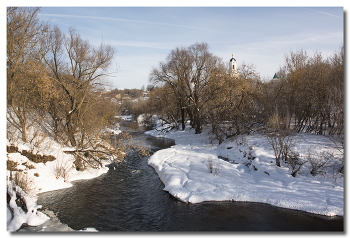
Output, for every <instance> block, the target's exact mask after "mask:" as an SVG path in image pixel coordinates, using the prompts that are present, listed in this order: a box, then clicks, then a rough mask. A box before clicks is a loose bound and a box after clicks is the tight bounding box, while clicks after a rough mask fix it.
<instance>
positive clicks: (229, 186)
mask: <svg viewBox="0 0 350 238" xmlns="http://www.w3.org/2000/svg"><path fill="white" fill-rule="evenodd" d="M147 134H150V135H153V136H159V135H158V134H157V132H155V131H150V132H147ZM166 137H167V138H172V139H175V141H176V145H175V146H172V148H169V149H165V150H160V151H158V152H156V153H155V154H154V155H153V156H152V157H151V158H150V159H149V161H148V164H149V165H150V166H152V167H153V168H154V169H155V170H156V172H157V173H158V176H159V177H160V179H161V181H162V182H163V183H164V185H165V187H164V190H165V191H168V192H169V193H170V194H171V195H173V196H174V197H176V198H178V199H179V200H181V201H184V202H190V203H199V202H203V201H225V200H234V201H247V202H248V201H249V202H263V203H267V204H271V205H274V206H278V207H283V208H289V209H296V210H302V211H306V212H311V213H316V214H321V215H327V216H334V215H340V216H343V206H344V201H343V200H344V196H343V193H344V189H343V186H342V185H341V186H335V185H334V182H332V181H330V180H327V179H325V178H316V177H313V176H304V175H298V176H296V177H292V176H291V175H290V171H289V169H288V168H286V167H281V168H280V167H276V166H275V164H274V158H273V154H272V151H271V150H270V149H269V148H268V145H267V144H266V139H264V138H263V137H261V136H260V137H256V136H249V137H247V140H248V143H252V144H254V149H253V151H252V154H253V155H254V156H255V157H256V158H255V159H254V160H250V162H251V165H250V166H246V165H245V163H247V162H248V159H247V153H248V152H249V148H248V146H246V145H237V143H234V142H230V143H224V144H222V145H220V146H214V145H210V144H209V143H207V142H206V140H205V135H194V134H193V133H192V132H188V131H178V132H170V133H169V134H166ZM311 138H312V140H310V139H305V138H302V139H303V140H301V142H300V143H299V144H298V147H299V148H298V149H303V148H306V146H310V145H312V146H314V147H315V144H320V148H321V146H322V148H324V146H325V144H326V143H327V141H326V139H323V138H322V137H320V136H318V137H311ZM313 142H315V143H313ZM303 145H304V146H303ZM218 156H221V157H224V158H227V159H228V160H229V161H230V162H229V161H224V160H222V159H219V158H218ZM210 160H211V161H212V162H213V166H214V168H218V169H219V173H218V174H217V175H215V174H214V173H209V170H208V168H207V163H208V161H210Z"/></svg>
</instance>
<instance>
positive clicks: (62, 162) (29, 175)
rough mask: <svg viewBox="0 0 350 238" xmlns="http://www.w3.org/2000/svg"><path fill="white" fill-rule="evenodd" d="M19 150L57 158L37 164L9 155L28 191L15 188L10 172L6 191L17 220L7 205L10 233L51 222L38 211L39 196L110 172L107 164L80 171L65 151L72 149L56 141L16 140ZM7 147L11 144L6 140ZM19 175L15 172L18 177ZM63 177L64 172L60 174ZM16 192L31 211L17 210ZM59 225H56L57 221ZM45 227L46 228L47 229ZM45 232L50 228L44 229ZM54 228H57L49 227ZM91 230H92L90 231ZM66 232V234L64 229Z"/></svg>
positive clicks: (50, 139)
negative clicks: (24, 224) (34, 141)
mask: <svg viewBox="0 0 350 238" xmlns="http://www.w3.org/2000/svg"><path fill="white" fill-rule="evenodd" d="M105 132H106V133H113V134H118V133H120V130H119V129H108V128H106V130H105ZM14 144H15V146H16V147H18V150H19V151H23V150H26V151H31V152H32V153H33V154H36V153H39V154H44V155H52V156H54V157H55V158H56V160H53V161H47V162H45V163H34V162H32V161H31V160H29V159H28V158H27V157H26V156H23V155H22V154H21V153H19V152H17V153H7V159H8V160H11V161H13V162H15V163H17V164H18V165H17V166H16V168H17V169H20V170H22V172H21V174H22V175H23V176H24V180H26V183H27V186H28V188H29V189H28V190H30V191H29V192H28V191H27V192H26V193H24V192H23V191H22V190H21V189H20V188H19V187H16V186H14V185H13V184H12V182H11V181H10V180H9V178H10V176H11V172H10V171H8V170H7V171H6V172H7V189H8V191H9V194H10V196H11V201H10V204H9V205H10V206H11V207H12V210H13V212H14V217H12V214H11V211H10V208H9V207H8V206H7V230H8V231H16V230H18V229H19V228H20V227H21V225H22V224H23V223H27V224H28V225H30V226H38V225H41V224H43V223H44V222H47V220H48V219H49V217H48V216H46V215H45V214H43V213H41V212H39V211H37V209H38V208H40V205H39V206H37V204H36V201H37V194H39V193H42V192H47V191H52V190H57V189H62V188H67V187H70V186H72V181H75V180H80V179H91V178H95V177H98V176H100V175H101V174H103V173H106V172H107V171H108V167H106V166H105V165H107V164H108V163H109V162H108V161H105V162H104V163H105V164H103V166H102V167H101V168H100V169H92V168H91V169H86V170H84V171H77V170H76V169H75V166H74V164H73V162H74V160H75V159H74V157H73V155H71V154H67V153H65V152H64V151H69V150H72V149H73V148H71V147H64V146H62V145H61V144H59V143H57V142H55V141H54V140H53V139H52V138H50V137H46V138H45V139H43V140H42V141H41V142H40V143H37V144H36V146H34V145H33V144H30V143H23V142H20V141H17V142H15V143H14ZM7 145H8V146H10V145H13V142H12V144H10V142H9V141H8V140H7ZM58 170H64V171H65V173H64V174H65V178H63V177H62V176H60V175H58V172H57V171H58ZM15 173H16V172H12V176H13V174H15ZM61 174H62V173H61ZM14 190H16V191H17V190H19V191H20V192H19V193H20V194H21V196H23V197H24V198H25V202H26V205H27V208H28V212H25V211H23V210H22V209H21V208H20V207H18V206H17V205H16V203H15V200H16V197H17V196H16V193H15V192H13V191H14ZM56 223H57V222H56ZM45 227H46V228H45ZM45 227H44V228H43V229H42V231H45V229H47V226H45ZM50 229H51V230H52V229H55V228H50ZM60 230H62V229H60V228H59V227H57V230H56V231H60ZM90 230H91V229H90ZM63 231H66V230H65V229H64V230H63Z"/></svg>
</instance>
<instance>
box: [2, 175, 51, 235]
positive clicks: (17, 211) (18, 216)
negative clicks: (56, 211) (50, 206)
mask: <svg viewBox="0 0 350 238" xmlns="http://www.w3.org/2000/svg"><path fill="white" fill-rule="evenodd" d="M7 194H8V195H9V196H10V202H9V203H8V206H7V230H8V231H17V230H18V229H19V228H20V227H21V226H22V224H24V223H27V224H28V225H29V226H38V225H40V224H42V223H44V222H45V221H46V220H48V219H49V217H48V216H46V215H45V214H43V213H41V212H39V211H37V209H38V208H41V206H40V205H39V206H38V205H36V198H35V197H30V196H29V195H28V194H26V193H25V192H23V191H22V189H21V188H19V187H18V186H14V185H13V184H12V183H11V181H8V187H7ZM18 195H19V196H21V198H22V199H23V200H24V201H25V206H26V208H27V210H28V211H24V210H23V209H22V208H20V207H18V206H17V203H16V199H17V197H18ZM11 211H12V212H11Z"/></svg>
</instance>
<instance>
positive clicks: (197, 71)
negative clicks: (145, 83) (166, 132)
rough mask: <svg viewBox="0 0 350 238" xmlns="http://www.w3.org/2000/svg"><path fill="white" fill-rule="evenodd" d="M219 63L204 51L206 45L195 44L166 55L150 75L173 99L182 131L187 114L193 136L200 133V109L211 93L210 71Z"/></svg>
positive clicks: (219, 62)
mask: <svg viewBox="0 0 350 238" xmlns="http://www.w3.org/2000/svg"><path fill="white" fill-rule="evenodd" d="M221 63H222V61H221V60H220V59H219V58H218V57H216V56H214V55H212V54H211V53H210V52H209V51H208V44H206V43H195V44H193V45H191V46H189V47H187V48H176V49H174V50H172V51H171V52H170V54H169V55H168V57H167V61H166V62H161V63H160V65H159V67H158V68H157V69H154V70H153V71H152V73H151V75H150V80H151V82H153V83H154V84H157V83H162V84H168V85H169V86H170V87H171V88H172V91H173V93H174V95H175V98H176V99H177V105H178V110H179V111H180V113H181V124H182V128H183V129H184V128H185V113H187V114H188V116H189V118H190V120H191V124H192V126H193V127H194V128H195V131H196V133H197V134H199V133H201V132H202V121H203V120H202V117H203V112H202V109H203V107H204V106H205V104H206V103H207V102H208V100H210V98H211V97H212V96H213V94H208V90H207V89H208V86H209V84H210V83H211V82H212V80H211V79H212V77H213V76H214V73H213V72H214V71H215V70H217V68H218V66H219V65H220V64H221Z"/></svg>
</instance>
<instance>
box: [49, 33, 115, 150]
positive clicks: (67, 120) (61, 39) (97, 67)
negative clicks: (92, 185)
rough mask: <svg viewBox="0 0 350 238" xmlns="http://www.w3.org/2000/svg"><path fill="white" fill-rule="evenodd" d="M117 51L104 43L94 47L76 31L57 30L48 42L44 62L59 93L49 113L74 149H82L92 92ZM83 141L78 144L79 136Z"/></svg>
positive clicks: (53, 99)
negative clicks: (75, 147) (66, 33)
mask: <svg viewBox="0 0 350 238" xmlns="http://www.w3.org/2000/svg"><path fill="white" fill-rule="evenodd" d="M114 53H115V50H114V49H113V48H112V47H111V46H109V45H105V44H103V43H101V44H100V46H99V47H94V46H92V45H91V44H89V43H88V42H87V41H86V40H83V39H82V38H81V36H80V35H79V34H78V33H77V32H76V31H75V30H74V29H72V28H71V29H70V30H69V34H68V35H65V34H63V33H62V32H61V31H60V30H59V29H58V28H57V27H56V28H54V29H53V31H52V33H51V35H50V37H49V38H48V40H47V52H46V54H45V62H46V65H47V68H48V70H49V72H50V76H51V77H50V78H51V80H52V81H53V82H54V84H55V85H56V90H57V91H58V92H59V94H58V95H57V97H53V98H52V99H51V102H50V103H51V105H50V106H51V107H50V110H49V113H50V114H51V116H52V118H53V119H54V121H55V123H57V124H62V126H61V127H62V129H63V130H64V132H65V135H66V136H67V137H68V140H69V142H70V144H71V145H72V146H80V147H81V146H82V145H83V143H84V133H85V131H86V128H87V127H86V126H85V123H84V120H83V118H84V115H86V114H87V111H90V112H91V109H90V108H91V102H92V101H94V99H93V97H92V96H93V92H94V91H96V87H98V86H99V85H100V82H101V81H100V80H101V79H102V78H103V77H104V76H105V75H107V74H108V72H107V70H108V67H109V66H110V64H111V61H112V59H113V56H114ZM79 135H80V140H79V141H77V136H79Z"/></svg>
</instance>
